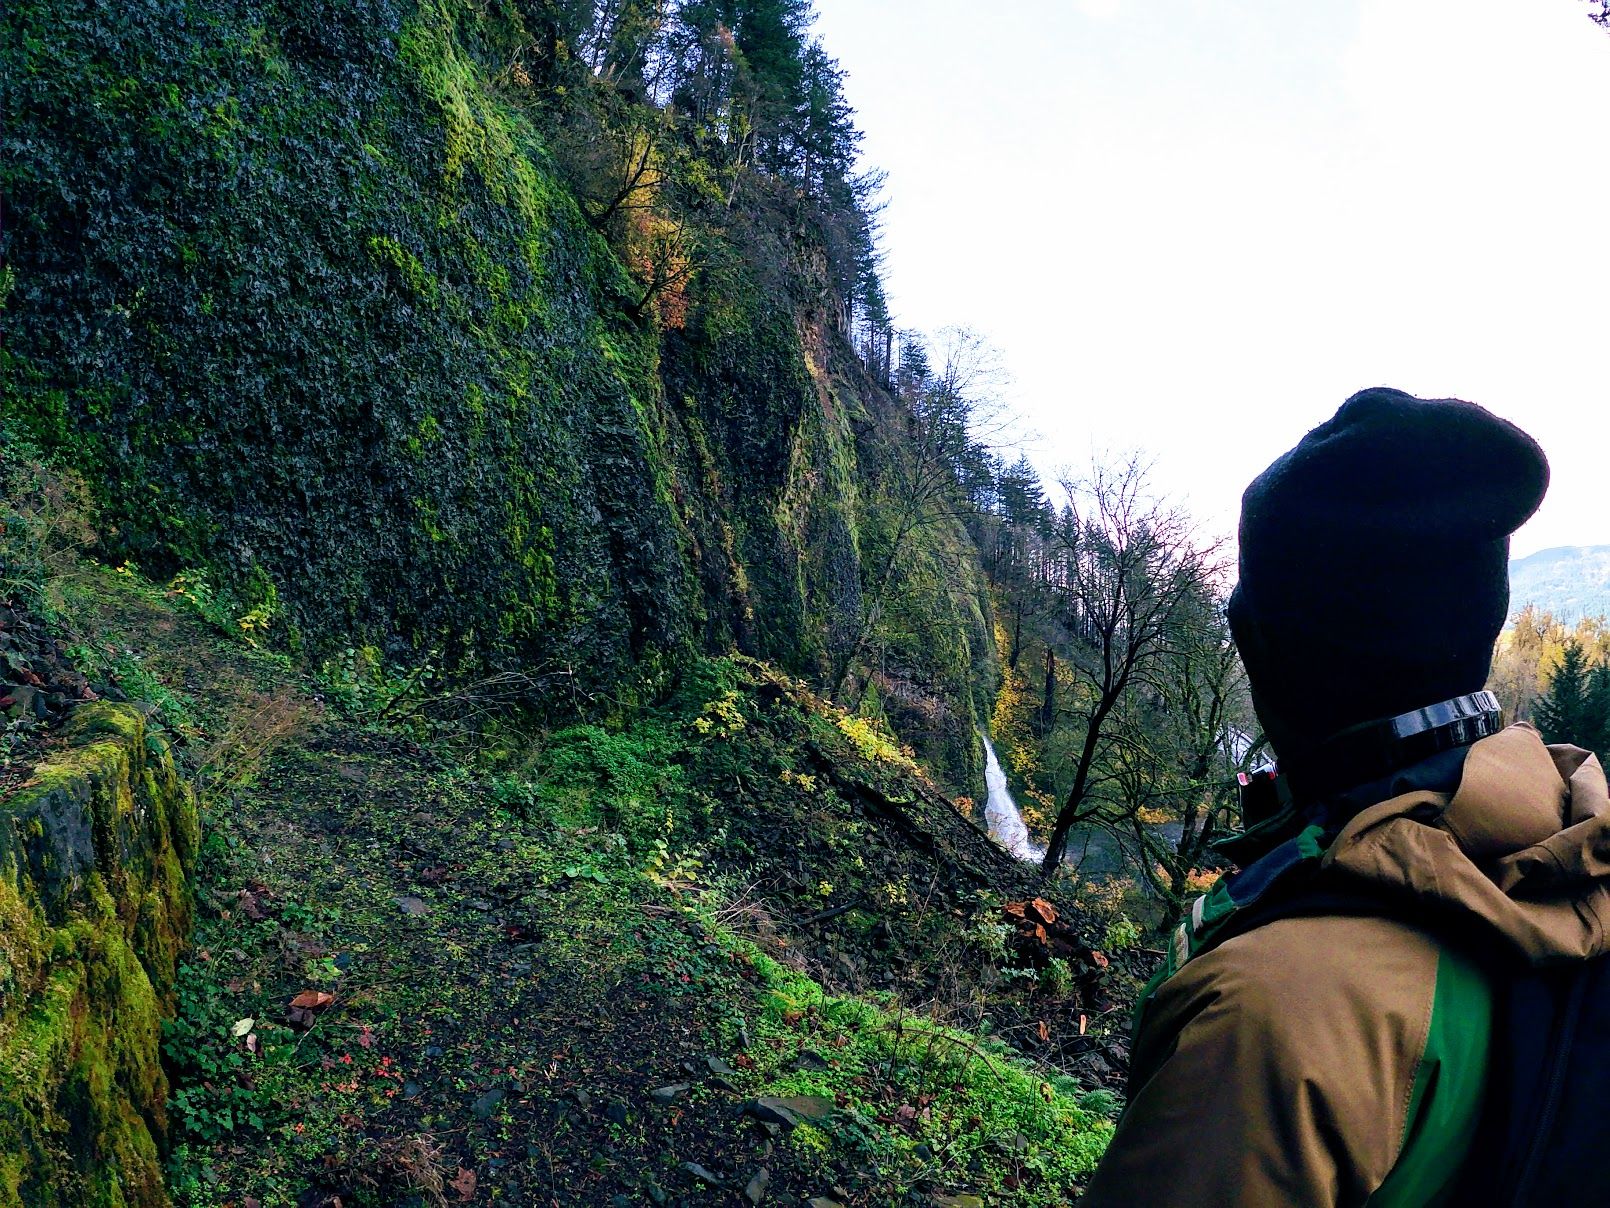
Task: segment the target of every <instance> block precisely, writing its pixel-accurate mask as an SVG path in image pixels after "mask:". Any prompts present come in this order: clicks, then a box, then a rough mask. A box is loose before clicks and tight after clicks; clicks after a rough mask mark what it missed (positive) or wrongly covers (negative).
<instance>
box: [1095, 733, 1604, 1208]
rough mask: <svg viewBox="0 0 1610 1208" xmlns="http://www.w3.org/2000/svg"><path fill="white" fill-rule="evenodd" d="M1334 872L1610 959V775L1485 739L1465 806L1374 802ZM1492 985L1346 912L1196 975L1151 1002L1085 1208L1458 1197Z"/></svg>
mask: <svg viewBox="0 0 1610 1208" xmlns="http://www.w3.org/2000/svg"><path fill="white" fill-rule="evenodd" d="M1320 866H1321V868H1322V869H1323V870H1324V873H1325V875H1326V876H1327V877H1330V878H1333V880H1334V883H1335V884H1337V885H1343V886H1348V887H1367V888H1370V889H1372V890H1380V891H1383V892H1385V893H1387V894H1396V893H1400V892H1406V893H1408V894H1410V895H1412V901H1411V903H1410V907H1411V913H1412V909H1413V906H1414V904H1416V903H1424V904H1425V907H1426V909H1427V911H1428V913H1429V912H1431V911H1451V912H1453V913H1455V914H1457V915H1460V916H1464V922H1465V923H1467V924H1474V926H1469V927H1466V928H1465V930H1466V931H1468V932H1469V933H1470V934H1473V935H1474V936H1475V937H1477V942H1478V944H1490V945H1491V946H1492V950H1493V951H1494V952H1498V951H1508V952H1510V953H1512V954H1515V955H1518V956H1520V957H1523V958H1524V959H1525V960H1527V961H1530V962H1532V963H1534V964H1546V963H1549V962H1556V961H1572V960H1582V959H1585V958H1588V957H1591V956H1596V955H1598V954H1600V953H1602V952H1604V951H1605V950H1606V948H1607V947H1610V943H1607V940H1606V930H1607V928H1606V923H1607V922H1610V794H1607V792H1606V785H1605V776H1604V773H1603V771H1602V770H1601V769H1600V766H1599V762H1598V760H1597V758H1595V757H1594V756H1593V755H1591V754H1589V753H1588V752H1586V751H1583V750H1580V749H1579V748H1576V747H1545V746H1544V745H1543V741H1542V739H1541V738H1540V737H1539V736H1538V734H1537V732H1536V731H1535V730H1533V729H1532V728H1531V727H1530V726H1526V725H1516V726H1511V727H1509V728H1508V729H1507V730H1504V731H1503V732H1501V733H1499V734H1495V735H1493V736H1492V737H1490V738H1486V739H1483V740H1482V741H1480V742H1478V743H1476V744H1475V745H1474V746H1472V747H1471V749H1470V752H1469V754H1468V756H1467V757H1466V760H1465V764H1464V769H1463V773H1462V779H1461V782H1460V785H1459V788H1458V790H1457V791H1456V792H1455V793H1453V794H1452V796H1451V797H1450V796H1449V795H1448V794H1443V793H1430V792H1416V793H1409V794H1405V795H1403V796H1401V797H1396V798H1393V799H1392V800H1390V801H1384V802H1382V803H1380V804H1379V805H1375V806H1372V807H1370V808H1368V809H1365V810H1364V811H1363V812H1361V813H1360V814H1358V815H1357V816H1355V817H1354V818H1353V819H1352V820H1351V821H1350V822H1348V823H1347V825H1346V826H1345V827H1344V829H1343V830H1342V831H1341V833H1340V834H1339V835H1338V836H1337V837H1336V839H1335V840H1334V842H1332V843H1331V844H1330V846H1329V847H1328V848H1327V849H1326V850H1325V851H1324V854H1323V856H1322V858H1321V860H1320ZM1200 917H1201V912H1200V911H1199V912H1198V918H1200ZM1189 926H1190V924H1189V923H1187V924H1186V928H1187V929H1188V928H1189ZM1488 977H1489V974H1487V973H1485V972H1483V966H1482V965H1481V964H1480V963H1478V962H1476V961H1473V960H1471V959H1470V958H1469V956H1467V955H1465V954H1462V953H1459V952H1455V951H1452V950H1451V949H1450V948H1449V947H1448V946H1447V945H1445V944H1443V943H1440V942H1439V941H1438V940H1437V939H1435V938H1433V936H1432V934H1430V932H1428V931H1425V930H1421V929H1419V928H1418V927H1416V926H1414V925H1413V923H1412V919H1411V921H1408V922H1402V921H1394V920H1391V919H1387V918H1373V917H1358V916H1340V915H1330V916H1317V917H1300V918H1286V919H1282V920H1279V921H1276V922H1271V923H1269V924H1267V925H1265V926H1262V927H1258V928H1256V929H1254V930H1251V931H1248V932H1246V933H1245V934H1241V935H1238V936H1235V937H1234V938H1231V939H1228V940H1226V941H1224V942H1223V943H1222V944H1220V945H1219V946H1217V947H1211V948H1208V949H1207V950H1206V951H1205V952H1203V953H1202V954H1201V955H1199V956H1196V957H1195V958H1194V959H1188V960H1186V961H1184V963H1183V964H1182V966H1181V967H1180V968H1179V969H1178V971H1177V972H1175V973H1174V974H1173V975H1172V976H1171V977H1169V978H1168V979H1167V980H1166V981H1164V982H1163V983H1162V985H1161V986H1160V987H1159V988H1158V989H1157V991H1156V994H1155V996H1154V997H1153V998H1152V1000H1151V1001H1150V1002H1149V1004H1148V1005H1147V1007H1146V1009H1145V1013H1144V1016H1143V1019H1142V1022H1141V1027H1140V1032H1139V1035H1138V1037H1137V1042H1136V1047H1135V1053H1134V1062H1133V1068H1132V1070H1131V1075H1130V1102H1129V1106H1128V1108H1127V1110H1126V1112H1125V1114H1124V1117H1123V1119H1122V1120H1121V1121H1120V1123H1119V1126H1118V1130H1117V1132H1116V1134H1115V1135H1114V1137H1113V1141H1112V1145H1111V1146H1110V1148H1109V1150H1108V1152H1107V1156H1106V1157H1105V1159H1104V1160H1103V1162H1102V1164H1101V1166H1100V1168H1099V1169H1098V1170H1097V1172H1096V1175H1095V1177H1094V1179H1093V1181H1092V1183H1091V1185H1090V1188H1089V1191H1088V1193H1087V1194H1086V1196H1085V1198H1084V1199H1083V1200H1081V1204H1082V1205H1084V1206H1085V1208H1100V1206H1104V1205H1135V1206H1149V1205H1182V1206H1183V1205H1202V1206H1208V1205H1211V1206H1213V1208H1230V1206H1235V1205H1327V1206H1328V1205H1362V1204H1366V1203H1369V1204H1371V1205H1372V1206H1380V1205H1390V1204H1415V1205H1422V1204H1432V1203H1436V1202H1438V1201H1439V1200H1440V1199H1441V1198H1442V1197H1443V1196H1445V1195H1446V1194H1447V1193H1448V1191H1449V1190H1450V1188H1451V1186H1452V1184H1453V1182H1454V1180H1455V1178H1456V1176H1457V1174H1458V1170H1459V1167H1460V1165H1461V1164H1462V1163H1463V1161H1464V1159H1465V1158H1466V1156H1467V1151H1468V1141H1469V1137H1470V1134H1471V1132H1472V1130H1473V1128H1474V1125H1475V1122H1476V1119H1477V1117H1478V1116H1479V1114H1480V1108H1481V1095H1482V1088H1483V1085H1484V1082H1485V1070H1486V1061H1487V1048H1488V1045H1489V1043H1490V1035H1491V1032H1490V1013H1491V1003H1492V994H1491V987H1490V985H1489V983H1488V981H1487V978H1488Z"/></svg>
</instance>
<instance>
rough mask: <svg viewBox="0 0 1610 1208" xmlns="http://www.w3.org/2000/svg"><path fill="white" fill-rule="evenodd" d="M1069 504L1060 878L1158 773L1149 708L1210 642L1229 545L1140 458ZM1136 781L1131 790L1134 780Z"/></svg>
mask: <svg viewBox="0 0 1610 1208" xmlns="http://www.w3.org/2000/svg"><path fill="white" fill-rule="evenodd" d="M1063 487H1064V490H1065V491H1066V492H1067V495H1068V505H1067V507H1066V508H1065V509H1064V511H1063V514H1062V516H1061V517H1060V519H1059V521H1058V523H1057V526H1056V531H1055V534H1054V537H1053V540H1052V546H1053V551H1054V552H1053V555H1052V560H1051V566H1050V567H1049V570H1050V583H1049V586H1050V590H1051V592H1052V595H1053V598H1054V599H1055V600H1056V602H1057V607H1058V608H1059V610H1060V614H1061V615H1060V619H1061V623H1062V625H1063V626H1064V627H1065V628H1066V629H1067V631H1068V633H1069V635H1070V636H1071V638H1072V642H1071V644H1070V649H1071V650H1072V651H1073V652H1074V656H1075V657H1074V659H1073V672H1074V684H1073V689H1074V690H1073V691H1072V692H1071V693H1069V694H1067V696H1068V699H1067V700H1066V701H1065V702H1064V704H1063V705H1062V706H1061V708H1060V710H1059V712H1061V713H1063V715H1064V716H1066V715H1068V714H1070V713H1071V721H1072V726H1071V729H1072V732H1073V734H1074V735H1075V736H1076V737H1075V744H1074V748H1073V750H1072V752H1071V755H1070V760H1071V782H1070V785H1069V788H1068V790H1067V793H1066V795H1065V797H1064V798H1063V802H1062V805H1061V808H1060V809H1059V810H1058V813H1057V819H1056V823H1055V825H1054V827H1053V828H1052V832H1051V838H1050V842H1049V843H1048V844H1047V846H1046V854H1045V860H1044V863H1043V865H1042V868H1043V870H1044V872H1045V873H1046V874H1047V875H1049V874H1050V873H1052V872H1053V871H1055V870H1056V869H1057V868H1058V866H1059V865H1060V864H1061V863H1062V859H1063V856H1064V854H1065V852H1066V850H1067V846H1068V836H1069V833H1070V832H1071V831H1072V829H1073V827H1074V826H1076V825H1078V824H1080V823H1082V822H1090V821H1101V822H1105V823H1108V824H1112V823H1114V822H1117V821H1119V820H1121V819H1122V818H1123V817H1124V816H1125V814H1126V813H1127V814H1128V815H1129V816H1133V812H1134V807H1135V804H1136V796H1135V792H1134V791H1133V790H1134V779H1133V773H1134V770H1135V769H1136V768H1138V767H1148V766H1155V764H1156V758H1157V757H1156V753H1155V752H1154V751H1152V750H1151V749H1150V748H1151V746H1152V745H1153V742H1152V739H1151V738H1150V737H1149V736H1148V735H1147V734H1146V732H1145V730H1144V727H1143V726H1141V727H1137V724H1136V723H1137V722H1138V721H1140V720H1141V719H1142V718H1143V717H1144V714H1145V711H1146V710H1145V709H1144V708H1143V706H1145V705H1147V704H1151V705H1161V704H1162V702H1163V701H1164V700H1165V699H1166V698H1167V696H1168V694H1169V692H1170V689H1171V687H1172V685H1171V684H1170V682H1169V680H1170V676H1171V674H1172V673H1175V672H1177V661H1178V660H1179V659H1180V658H1182V657H1184V656H1185V655H1186V653H1187V652H1188V651H1190V650H1192V649H1193V648H1194V647H1195V645H1196V644H1197V642H1198V641H1199V636H1200V627H1201V624H1202V618H1203V608H1204V607H1205V606H1206V605H1205V604H1204V601H1206V600H1209V599H1211V597H1212V589H1213V585H1214V583H1215V581H1216V579H1217V577H1218V576H1219V574H1220V572H1221V570H1222V564H1221V563H1222V556H1223V545H1222V543H1220V542H1212V541H1204V540H1203V539H1201V538H1200V537H1199V536H1198V535H1197V533H1196V531H1195V530H1194V528H1193V526H1192V525H1191V523H1190V521H1189V519H1188V518H1187V517H1186V515H1185V513H1184V512H1183V511H1181V510H1180V509H1178V508H1176V507H1172V506H1170V505H1168V504H1166V503H1164V502H1161V501H1159V500H1157V499H1156V498H1154V497H1153V496H1152V495H1151V493H1150V491H1149V489H1148V486H1147V466H1146V464H1145V463H1144V462H1143V461H1142V460H1141V459H1140V458H1138V457H1136V456H1130V457H1128V458H1126V459H1124V460H1121V461H1119V462H1117V463H1116V464H1105V463H1102V462H1099V461H1098V462H1097V464H1095V465H1094V466H1093V467H1092V469H1091V471H1090V473H1089V474H1088V476H1087V477H1085V478H1084V479H1083V480H1082V481H1079V482H1065V483H1064V484H1063ZM1126 775H1128V776H1129V777H1130V791H1129V792H1127V793H1126V792H1125V791H1124V778H1125V777H1126Z"/></svg>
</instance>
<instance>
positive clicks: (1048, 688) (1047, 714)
mask: <svg viewBox="0 0 1610 1208" xmlns="http://www.w3.org/2000/svg"><path fill="white" fill-rule="evenodd" d="M1056 718H1057V654H1056V651H1054V650H1052V649H1051V647H1049V646H1047V647H1046V648H1045V692H1044V694H1043V695H1042V696H1041V698H1040V734H1039V737H1040V738H1042V739H1043V738H1044V737H1045V736H1046V735H1047V734H1049V733H1051V726H1052V723H1053V722H1055V721H1056Z"/></svg>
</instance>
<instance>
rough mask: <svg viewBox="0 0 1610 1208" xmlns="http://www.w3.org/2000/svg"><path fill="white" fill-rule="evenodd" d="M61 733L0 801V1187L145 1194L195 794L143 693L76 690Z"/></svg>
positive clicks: (89, 1198) (112, 1196)
mask: <svg viewBox="0 0 1610 1208" xmlns="http://www.w3.org/2000/svg"><path fill="white" fill-rule="evenodd" d="M67 737H68V740H69V742H70V743H73V744H77V745H70V746H69V747H68V748H67V749H66V750H64V751H61V752H58V753H56V754H55V755H53V756H52V758H51V759H50V760H49V761H48V762H47V763H46V764H44V765H43V766H41V767H40V768H38V769H37V770H36V773H35V776H34V777H33V780H34V781H35V783H34V784H32V785H31V786H30V787H29V788H28V789H27V790H24V791H23V792H20V793H18V794H15V795H14V796H13V797H12V798H10V799H9V800H7V801H6V802H4V803H0V1155H3V1156H0V1204H6V1205H9V1204H13V1203H25V1204H30V1205H35V1204H37V1205H40V1206H41V1208H57V1206H58V1205H59V1206H61V1208H67V1206H68V1205H93V1206H106V1208H114V1206H121V1205H139V1206H146V1205H149V1206H153V1208H154V1206H156V1205H164V1204H166V1203H167V1199H166V1193H165V1191H164V1189H163V1185H162V1178H161V1164H160V1158H159V1151H160V1148H161V1141H162V1138H163V1137H164V1135H165V1132H166V1128H167V1116H166V1108H165V1100H166V1097H167V1080H166V1077H165V1075H164V1074H163V1071H162V1066H161V1062H160V1059H159V1055H158V1054H159V1044H160V1039H161V1021H162V1016H163V1013H164V1010H165V1009H168V1008H171V1006H172V985H173V979H174V974H175V969H176V966H177V964H178V960H179V956H180V952H181V950H182V948H183V945H184V941H185V937H186V935H187V933H188V929H189V926H190V920H191V913H192V905H191V893H190V889H189V885H188V877H187V870H188V867H189V862H190V861H193V858H194V852H195V848H196V846H197V837H196V815H195V802H194V799H193V797H192V796H191V795H190V793H189V791H188V789H187V788H186V786H184V785H183V784H182V783H181V782H180V780H179V778H178V776H177V774H176V772H175V770H174V767H173V762H172V758H171V755H170V753H169V750H168V747H167V744H166V743H165V742H163V741H161V740H160V739H154V740H152V741H148V739H147V734H146V730H145V722H144V718H143V717H142V716H141V714H140V713H139V711H138V710H136V709H133V708H131V707H129V706H126V705H113V704H99V705H87V706H82V707H80V709H79V710H78V711H77V712H76V715H75V719H74V722H73V724H72V725H71V726H70V727H69V728H68V730H67ZM85 834H90V835H92V836H93V850H88V851H87V850H86V849H85V848H84V845H83V843H84V840H83V836H84V835H85ZM86 860H88V861H89V866H88V869H87V871H85V870H84V868H83V865H84V862H85V861H86ZM8 861H9V862H8ZM64 862H71V868H72V869H73V870H74V871H73V874H72V875H71V876H63V875H61V874H62V873H64V872H65V871H66V867H65V865H64ZM41 876H43V877H45V878H46V879H47V880H46V881H45V882H44V883H41V882H39V881H38V880H37V878H38V877H41ZM52 920H54V921H52Z"/></svg>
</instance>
